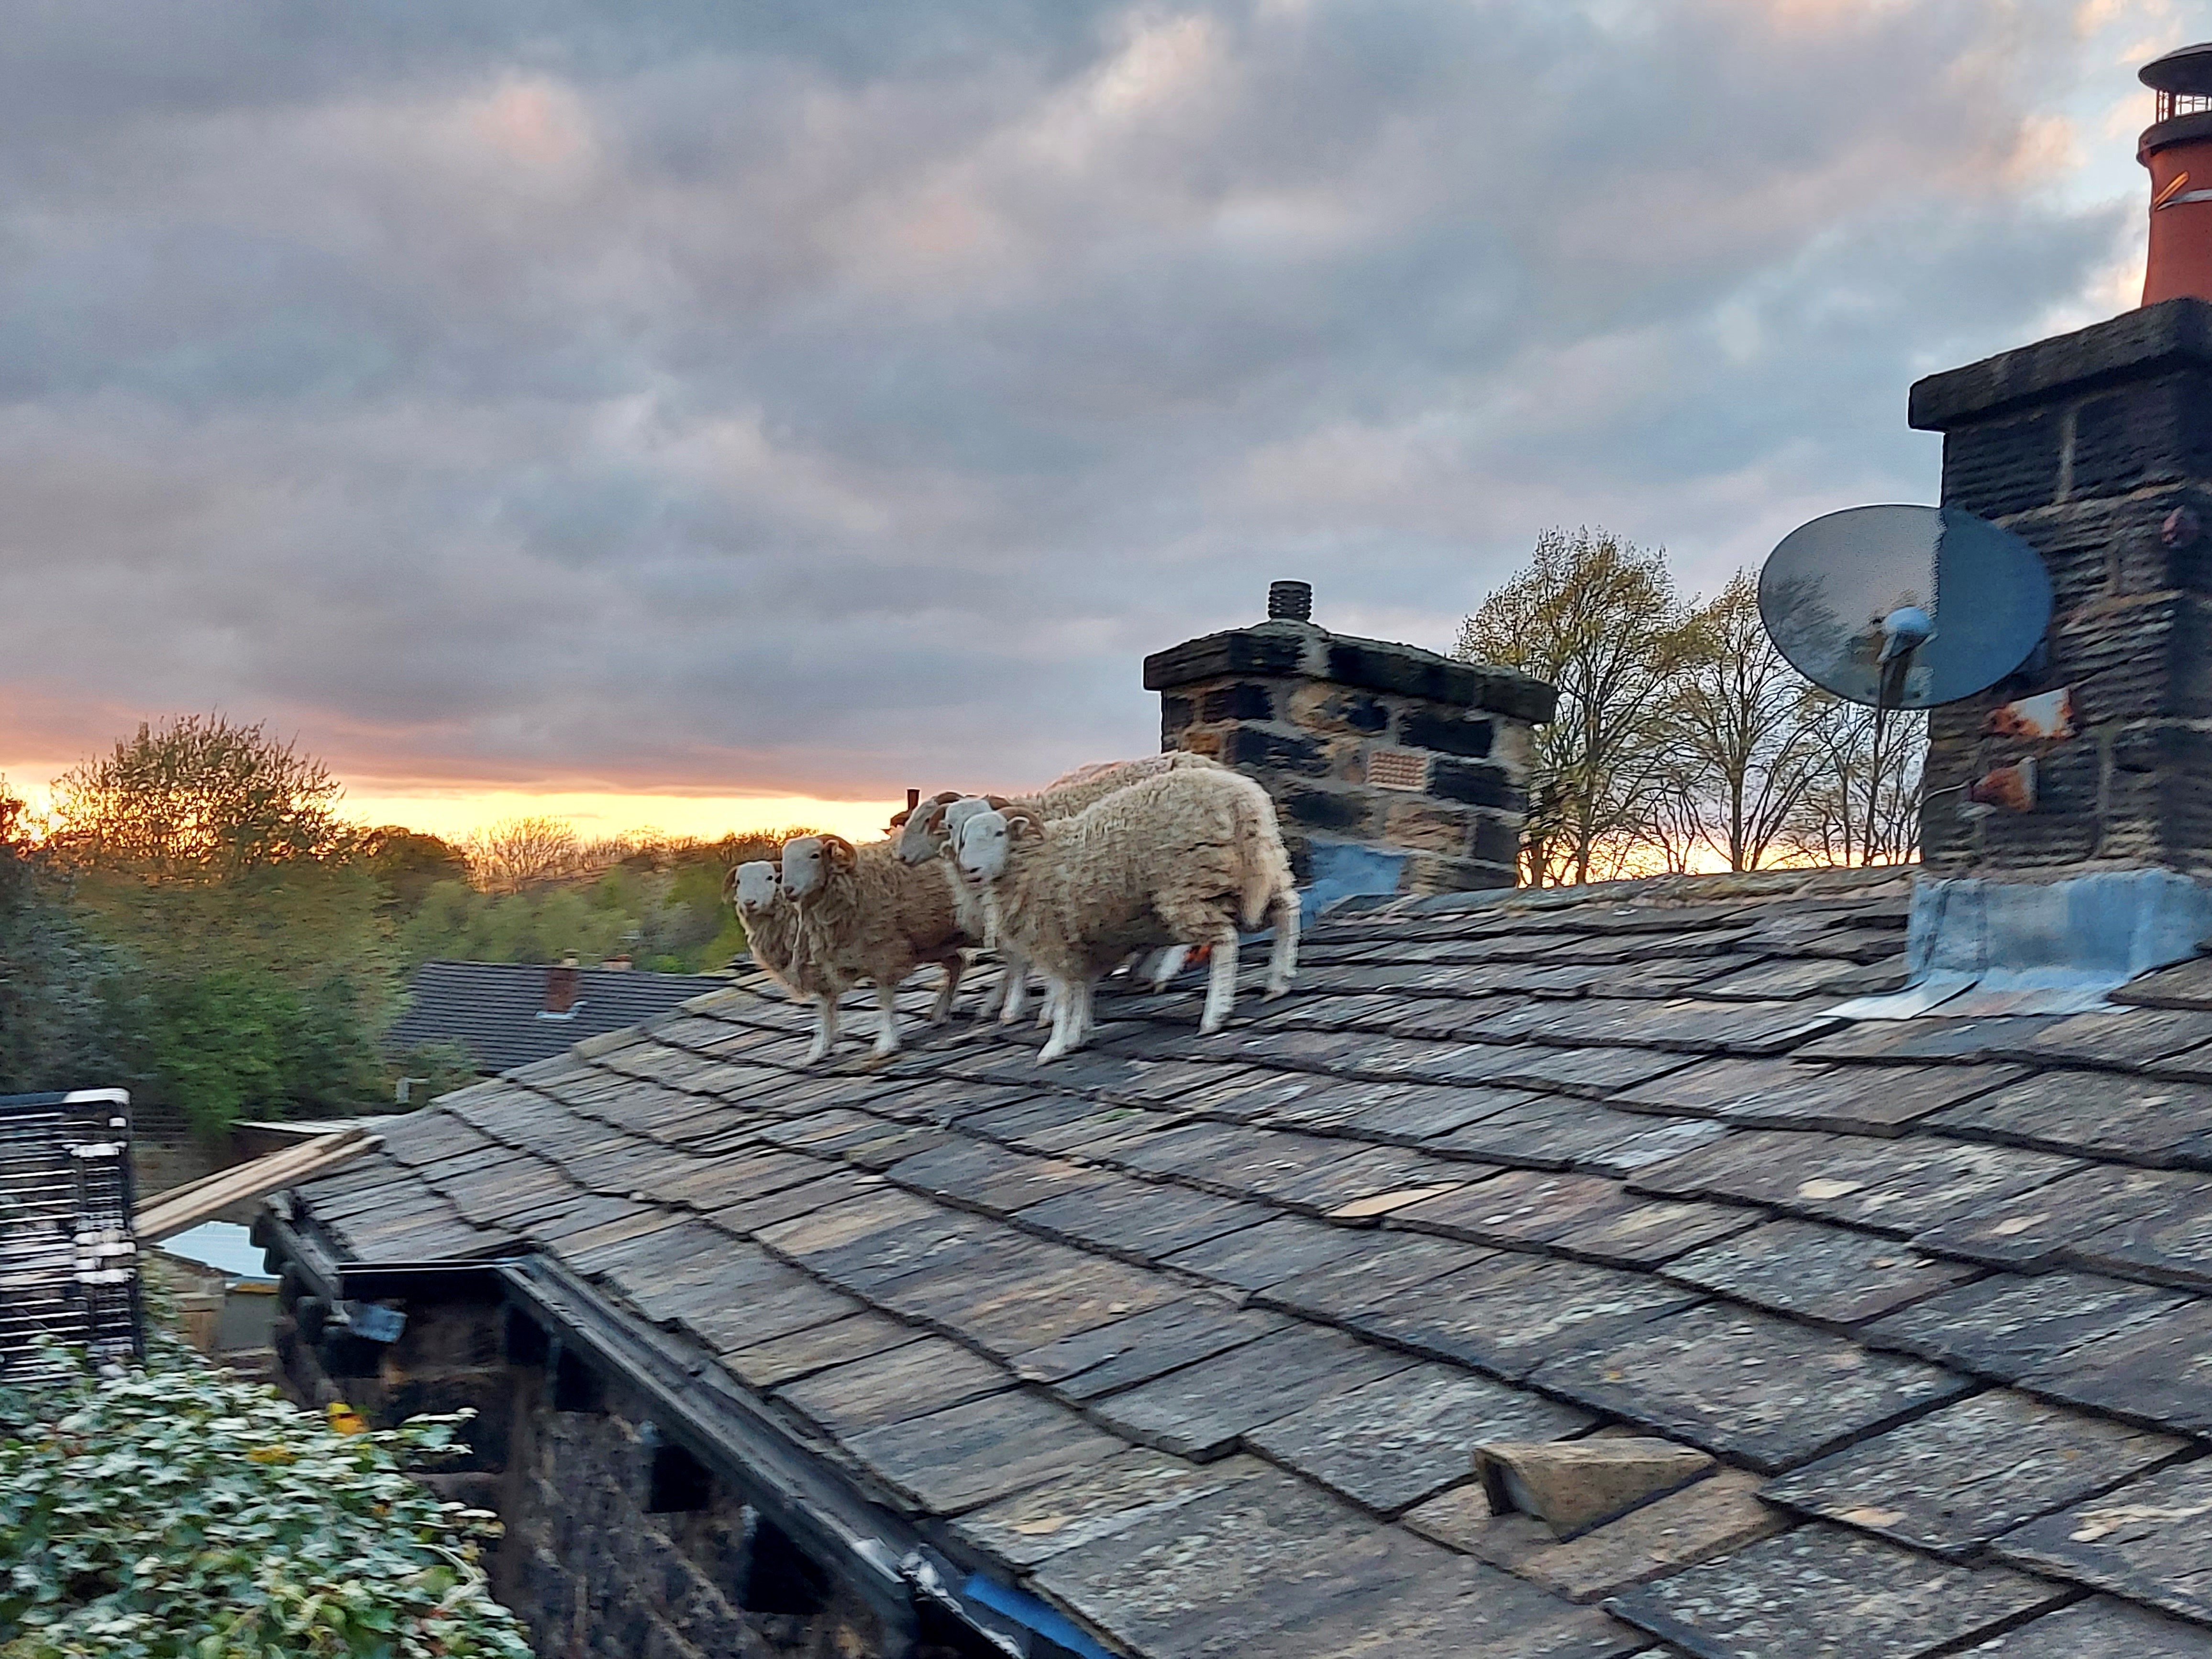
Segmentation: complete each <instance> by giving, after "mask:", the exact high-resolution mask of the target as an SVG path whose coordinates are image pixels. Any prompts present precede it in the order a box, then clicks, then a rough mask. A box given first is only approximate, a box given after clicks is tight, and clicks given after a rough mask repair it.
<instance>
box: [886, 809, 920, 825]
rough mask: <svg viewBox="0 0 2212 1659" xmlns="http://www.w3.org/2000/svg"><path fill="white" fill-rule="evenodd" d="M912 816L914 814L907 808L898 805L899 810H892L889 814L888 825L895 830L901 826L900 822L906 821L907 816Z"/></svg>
mask: <svg viewBox="0 0 2212 1659" xmlns="http://www.w3.org/2000/svg"><path fill="white" fill-rule="evenodd" d="M913 816H914V814H913V813H912V812H911V811H908V809H907V808H905V807H903V806H902V807H900V808H899V810H898V811H896V812H894V813H892V814H891V822H890V827H891V828H892V829H898V828H899V827H900V826H902V824H904V823H906V821H907V820H908V818H910V817H913Z"/></svg>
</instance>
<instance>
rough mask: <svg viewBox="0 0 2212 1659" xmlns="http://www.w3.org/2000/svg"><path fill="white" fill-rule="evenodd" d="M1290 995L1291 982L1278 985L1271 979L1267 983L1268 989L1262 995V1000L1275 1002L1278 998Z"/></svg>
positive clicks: (1285, 981) (1286, 981)
mask: <svg viewBox="0 0 2212 1659" xmlns="http://www.w3.org/2000/svg"><path fill="white" fill-rule="evenodd" d="M1289 994H1291V982H1290V981H1288V980H1284V981H1282V982H1281V983H1279V984H1278V983H1277V982H1276V981H1273V980H1272V979H1271V980H1269V981H1267V989H1266V990H1265V991H1262V992H1261V994H1260V1000H1261V1001H1263V1002H1273V1000H1275V999H1276V998H1277V997H1283V996H1288V995H1289Z"/></svg>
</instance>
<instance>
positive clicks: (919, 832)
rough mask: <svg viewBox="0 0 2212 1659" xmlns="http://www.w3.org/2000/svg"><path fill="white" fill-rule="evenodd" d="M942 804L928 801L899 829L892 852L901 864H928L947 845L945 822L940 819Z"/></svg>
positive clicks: (909, 815) (910, 815)
mask: <svg viewBox="0 0 2212 1659" xmlns="http://www.w3.org/2000/svg"><path fill="white" fill-rule="evenodd" d="M941 804H942V803H939V802H937V801H928V800H926V801H924V802H922V803H921V805H919V806H917V807H915V809H914V811H911V812H909V813H908V814H907V818H906V822H905V823H902V824H901V825H899V827H898V835H897V838H896V840H894V841H893V842H892V843H891V851H892V853H893V854H894V855H895V856H896V858H897V860H898V861H899V862H900V863H901V864H927V863H928V862H929V861H930V860H932V859H933V858H935V857H936V856H937V852H938V849H939V848H940V847H942V846H944V845H945V828H944V821H943V820H942V819H939V817H938V815H937V814H938V808H939V805H941Z"/></svg>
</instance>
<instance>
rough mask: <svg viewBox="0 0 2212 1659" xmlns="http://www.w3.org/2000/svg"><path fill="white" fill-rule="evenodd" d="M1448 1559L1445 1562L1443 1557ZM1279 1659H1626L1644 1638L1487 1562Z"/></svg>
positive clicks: (1395, 1592)
mask: <svg viewBox="0 0 2212 1659" xmlns="http://www.w3.org/2000/svg"><path fill="white" fill-rule="evenodd" d="M1439 1553H1441V1552H1439ZM1266 1651H1267V1654H1268V1656H1269V1659H1465V1656H1468V1655H1471V1654H1480V1656H1482V1659H1620V1656H1625V1655H1628V1654H1632V1653H1638V1652H1641V1651H1644V1647H1643V1638H1642V1637H1641V1636H1639V1635H1638V1633H1637V1632H1634V1631H1632V1630H1630V1629H1628V1628H1627V1627H1626V1626H1622V1625H1619V1624H1616V1623H1614V1622H1613V1620H1610V1619H1607V1618H1606V1617H1605V1616H1604V1615H1603V1614H1602V1613H1596V1612H1594V1611H1592V1610H1590V1609H1589V1608H1586V1607H1569V1606H1567V1605H1565V1604H1564V1603H1562V1602H1559V1601H1554V1600H1553V1599H1552V1598H1551V1597H1549V1596H1547V1595H1545V1594H1544V1592H1543V1591H1542V1590H1541V1589H1537V1588H1536V1587H1534V1585H1531V1584H1526V1583H1522V1582H1521V1581H1520V1580H1518V1579H1516V1578H1512V1577H1508V1576H1507V1575H1506V1574H1504V1573H1502V1572H1499V1571H1497V1570H1496V1569H1495V1568H1492V1567H1488V1566H1486V1565H1483V1564H1482V1563H1481V1562H1479V1561H1468V1560H1464V1559H1458V1558H1454V1557H1445V1558H1444V1559H1443V1560H1442V1561H1440V1562H1437V1563H1436V1564H1435V1565H1430V1566H1427V1567H1425V1568H1424V1569H1422V1570H1421V1571H1419V1572H1417V1573H1416V1574H1415V1575H1414V1576H1413V1577H1411V1578H1409V1579H1407V1580H1405V1581H1403V1582H1397V1583H1385V1584H1377V1585H1370V1586H1367V1587H1365V1588H1363V1589H1358V1590H1354V1591H1353V1592H1352V1593H1351V1594H1350V1595H1344V1596H1340V1597H1338V1598H1336V1599H1335V1600H1334V1601H1330V1602H1328V1604H1327V1605H1326V1606H1324V1607H1321V1608H1320V1609H1318V1610H1317V1611H1316V1613H1314V1614H1313V1616H1311V1617H1310V1618H1307V1619H1301V1620H1298V1621H1297V1623H1296V1624H1294V1625H1292V1626H1289V1627H1287V1628H1285V1629H1283V1630H1281V1631H1278V1632H1273V1633H1272V1634H1270V1635H1269V1637H1268V1638H1267V1642H1266Z"/></svg>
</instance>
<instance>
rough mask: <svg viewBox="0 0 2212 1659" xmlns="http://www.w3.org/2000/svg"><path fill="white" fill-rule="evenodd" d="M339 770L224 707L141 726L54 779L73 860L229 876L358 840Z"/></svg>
mask: <svg viewBox="0 0 2212 1659" xmlns="http://www.w3.org/2000/svg"><path fill="white" fill-rule="evenodd" d="M339 793H341V792H340V790H339V787H338V784H337V780H335V779H334V778H332V777H331V775H330V772H329V770H328V769H327V768H325V766H324V765H323V763H321V762H320V761H319V760H315V759H313V758H311V757H307V756H304V755H301V754H299V753H298V752H296V750H295V749H294V747H293V745H292V744H289V743H280V742H278V741H277V740H276V738H272V737H270V735H269V734H268V732H267V731H266V729H265V728H264V727H262V726H236V725H234V724H232V723H231V722H230V721H229V720H226V719H224V718H223V716H222V715H221V714H207V715H200V714H179V715H177V716H175V717H174V718H173V719H171V720H164V721H163V722H162V723H161V725H160V726H149V725H143V724H142V725H141V726H139V728H138V731H137V735H136V736H134V737H131V738H125V739H124V740H123V741H122V742H120V743H118V744H116V745H115V747H114V749H113V750H112V751H110V752H109V753H108V754H106V755H104V756H101V757H99V758H97V759H94V760H88V761H86V762H85V763H82V765H79V766H76V767H73V768H72V769H70V770H69V771H67V772H65V773H64V774H63V775H61V776H60V777H58V778H57V779H56V780H55V781H54V811H53V825H52V832H51V835H50V837H49V839H50V841H51V843H52V847H53V848H54V849H55V850H56V851H57V852H58V854H61V855H62V856H63V857H64V858H65V859H67V860H70V862H72V863H83V864H91V865H96V866H100V867H102V868H106V869H134V870H137V871H140V872H146V873H149V874H157V875H160V876H161V877H164V878H168V879H172V880H173V879H178V878H197V879H220V878H224V877H228V876H231V875H234V874H236V873H237V872H240V871H242V870H250V869H253V868H257V867H258V866H264V865H270V864H281V863H283V862H286V861H288V860H295V859H327V858H330V857H331V856H333V855H334V854H340V853H343V852H344V851H346V850H348V849H349V848H350V847H351V846H352V844H353V842H354V840H355V836H356V832H355V831H354V830H353V829H349V827H348V826H347V825H346V824H345V823H343V822H342V821H341V820H340V819H339V817H337V810H336V809H337V800H338V796H339Z"/></svg>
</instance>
